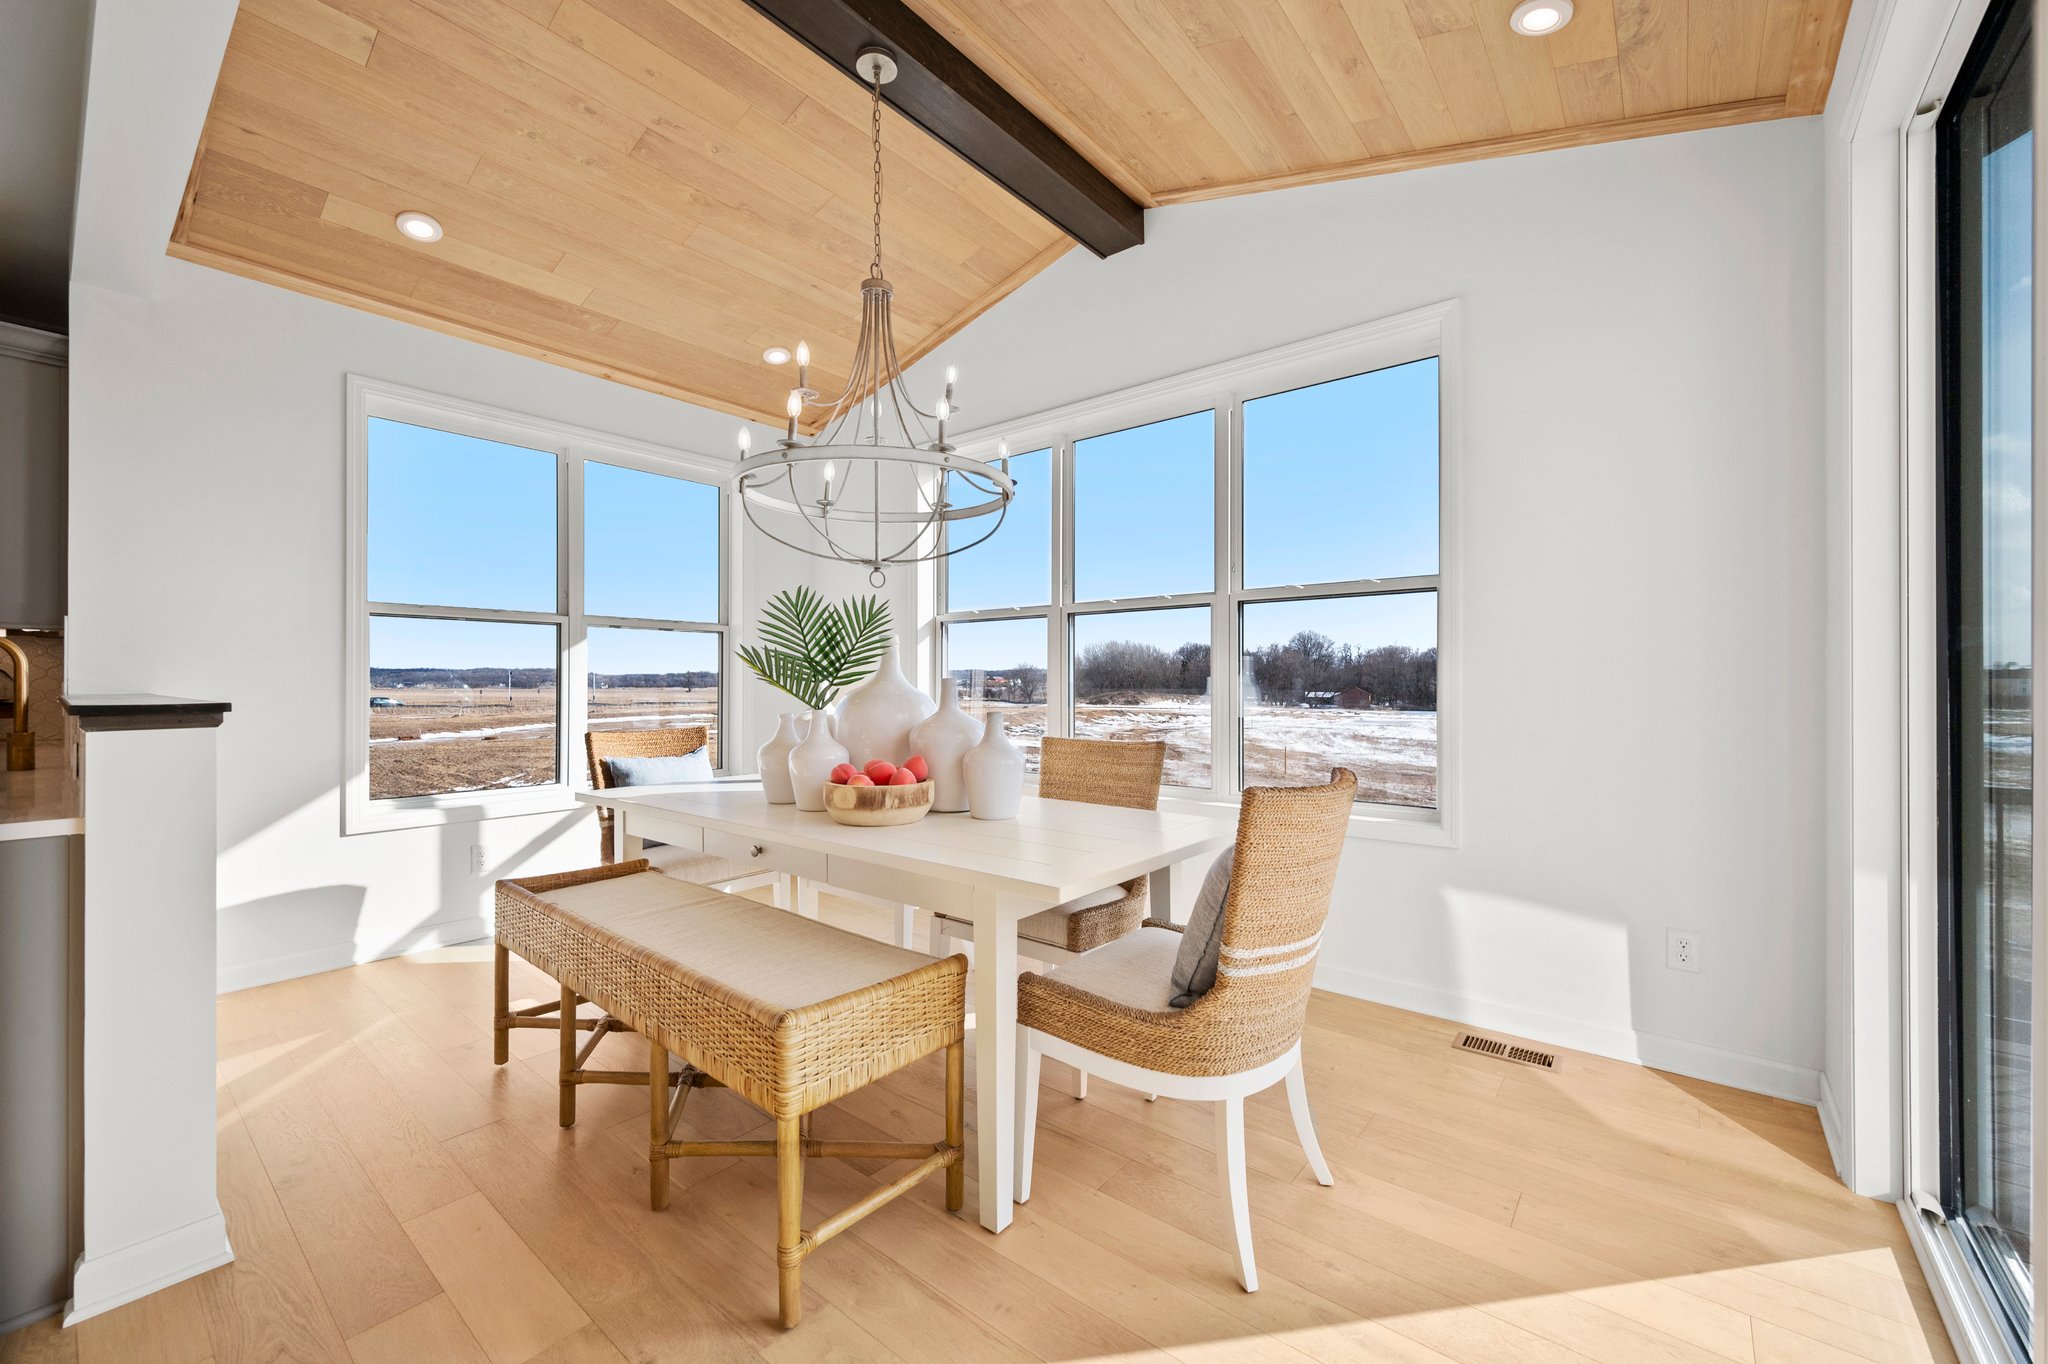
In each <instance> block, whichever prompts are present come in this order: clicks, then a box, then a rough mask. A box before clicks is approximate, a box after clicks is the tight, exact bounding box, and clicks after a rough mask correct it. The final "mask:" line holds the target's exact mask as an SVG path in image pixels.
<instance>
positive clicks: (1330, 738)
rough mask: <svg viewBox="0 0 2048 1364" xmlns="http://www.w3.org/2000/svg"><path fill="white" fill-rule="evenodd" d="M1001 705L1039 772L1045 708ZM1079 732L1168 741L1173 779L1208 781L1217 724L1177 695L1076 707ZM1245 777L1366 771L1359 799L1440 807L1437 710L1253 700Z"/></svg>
mask: <svg viewBox="0 0 2048 1364" xmlns="http://www.w3.org/2000/svg"><path fill="white" fill-rule="evenodd" d="M970 709H972V710H974V711H975V712H976V713H977V714H979V713H985V712H987V711H989V710H997V711H1001V712H1002V714H1003V716H1004V719H1005V721H1006V722H1007V724H1008V725H1009V730H1010V737H1011V738H1012V739H1013V740H1015V742H1016V743H1017V745H1018V747H1020V748H1022V749H1024V750H1025V752H1026V755H1027V756H1028V758H1029V759H1030V765H1031V768H1032V770H1034V771H1036V770H1037V765H1038V740H1039V739H1040V738H1042V737H1043V736H1044V734H1045V707H1044V706H1042V705H1033V706H1021V705H1005V704H1001V703H987V704H984V705H981V706H976V707H970ZM1074 734H1075V736H1076V737H1078V738H1084V739H1163V740H1165V741H1166V780H1167V782H1168V783H1169V784H1170V785H1174V786H1207V785H1208V784H1209V782H1210V758H1211V754H1212V752H1213V748H1212V745H1213V742H1214V734H1213V725H1212V723H1211V719H1210V713H1209V707H1208V706H1207V705H1206V704H1205V703H1202V702H1190V701H1186V700H1181V699H1178V698H1174V699H1160V700H1154V701H1149V702H1146V703H1144V704H1141V705H1115V706H1091V705H1085V704H1084V705H1079V706H1076V707H1075V708H1074ZM1244 762H1245V780H1246V781H1247V782H1249V783H1251V784H1253V785H1270V786H1282V785H1285V786H1306V785H1309V784H1310V783H1313V782H1319V781H1325V780H1327V779H1328V778H1329V775H1330V769H1331V768H1332V767H1348V768H1350V769H1351V770H1352V771H1354V772H1356V773H1357V774H1358V782H1359V798H1360V799H1361V800H1367V801H1375V802H1385V803H1390V804H1396V805H1419V806H1433V805H1435V804H1436V713H1435V712H1434V711H1402V710H1304V709H1300V708H1298V707H1289V706H1252V707H1250V708H1249V709H1248V710H1247V711H1246V712H1245V725H1244Z"/></svg>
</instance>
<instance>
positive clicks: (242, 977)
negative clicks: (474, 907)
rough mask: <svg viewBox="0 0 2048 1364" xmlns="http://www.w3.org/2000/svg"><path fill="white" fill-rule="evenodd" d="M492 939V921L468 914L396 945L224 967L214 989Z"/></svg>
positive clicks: (339, 948)
mask: <svg viewBox="0 0 2048 1364" xmlns="http://www.w3.org/2000/svg"><path fill="white" fill-rule="evenodd" d="M490 935H491V921H490V920H489V919H487V918H485V917H484V916H483V915H481V914H469V915H465V916H463V917H462V918H460V919H445V920H443V921H442V922H440V923H437V924H422V925H421V926H420V927H418V928H415V929H413V930H412V931H411V932H410V933H407V934H405V935H404V936H403V937H401V938H399V939H398V940H396V941H395V942H390V943H386V944H384V945H383V946H382V947H375V948H372V947H366V946H364V945H363V944H362V943H357V942H342V943H332V944H330V945H328V946H326V947H314V948H308V949H307V950H306V951H304V952H289V953H286V954H284V955H282V956H276V957H264V958H263V959H261V960H259V961H250V962H237V963H232V964H230V963H222V965H221V967H220V971H219V975H218V977H217V979H216V984H215V988H216V989H217V990H218V991H219V993H221V994H227V993H228V992H229V991H230V990H248V989H252V988H254V987H255V986H258V985H274V984H276V983H277V982H278V981H280V980H296V979H297V978H299V977H300V976H312V975H318V974H319V973H320V972H322V971H339V970H341V969H342V968H343V967H347V966H355V965H357V964H359V963H361V962H366V961H382V960H383V959H384V958H386V957H395V956H398V955H399V954H401V953H404V952H419V951H423V950H425V949H427V948H430V947H453V946H454V945H455V944H457V943H465V942H475V941H476V940H477V939H478V938H487V937H489V936H490Z"/></svg>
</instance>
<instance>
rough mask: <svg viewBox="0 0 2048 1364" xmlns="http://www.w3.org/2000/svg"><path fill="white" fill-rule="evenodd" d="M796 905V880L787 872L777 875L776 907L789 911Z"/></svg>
mask: <svg viewBox="0 0 2048 1364" xmlns="http://www.w3.org/2000/svg"><path fill="white" fill-rule="evenodd" d="M795 904H796V878H795V877H794V876H791V875H790V874H789V873H787V872H777V873H776V874H775V907H776V908H777V909H788V908H790V907H791V906H793V905H795Z"/></svg>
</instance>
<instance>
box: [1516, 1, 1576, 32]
mask: <svg viewBox="0 0 2048 1364" xmlns="http://www.w3.org/2000/svg"><path fill="white" fill-rule="evenodd" d="M1571 21H1572V0H1522V3H1521V4H1519V5H1516V6H1515V12H1514V13H1513V14H1511V15H1509V16H1508V27H1509V28H1512V29H1513V30H1514V31H1515V32H1517V33H1519V34H1522V35H1523V36H1524V37H1528V38H1541V37H1543V36H1545V35H1546V34H1551V33H1555V32H1557V31H1558V30H1559V29H1561V28H1563V27H1564V26H1565V25H1566V24H1568V23H1570V22H1571Z"/></svg>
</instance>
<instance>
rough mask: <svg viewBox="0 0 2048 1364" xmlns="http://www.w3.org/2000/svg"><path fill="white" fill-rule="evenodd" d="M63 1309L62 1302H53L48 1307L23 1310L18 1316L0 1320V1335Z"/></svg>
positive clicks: (51, 1315)
mask: <svg viewBox="0 0 2048 1364" xmlns="http://www.w3.org/2000/svg"><path fill="white" fill-rule="evenodd" d="M63 1310H64V1304H63V1303H61V1302H53V1303H51V1304H50V1305H49V1306H48V1307H38V1308H36V1309H35V1310H33V1311H29V1312H23V1313H21V1314H20V1315H18V1316H12V1317H9V1318H8V1319H7V1320H5V1321H0V1336H4V1335H8V1334H10V1333H12V1332H15V1331H19V1330H20V1329H21V1328H22V1327H24V1326H33V1325H35V1324H36V1323H37V1322H39V1321H41V1320H42V1319H43V1318H44V1317H54V1316H56V1315H57V1314H58V1313H59V1312H61V1311H63Z"/></svg>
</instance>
